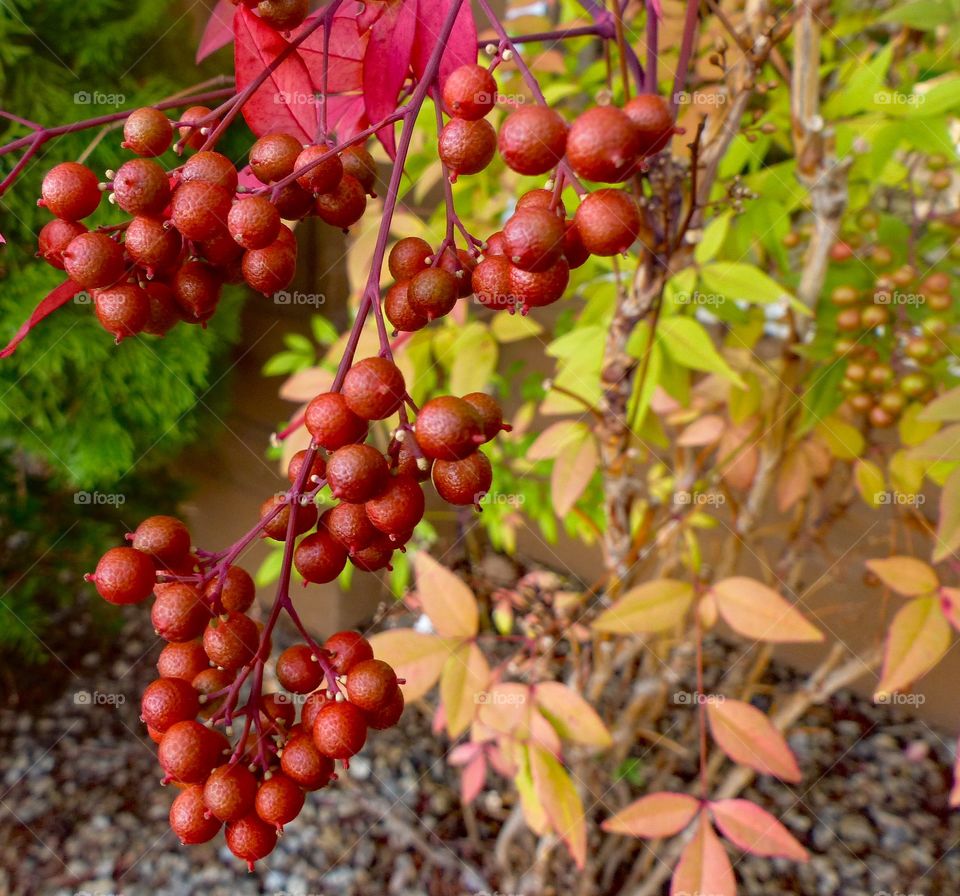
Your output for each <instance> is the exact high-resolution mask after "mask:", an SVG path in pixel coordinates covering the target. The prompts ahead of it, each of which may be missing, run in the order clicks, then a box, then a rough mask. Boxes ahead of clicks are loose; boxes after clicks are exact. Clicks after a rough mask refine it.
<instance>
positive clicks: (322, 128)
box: [317, 0, 343, 140]
mask: <svg viewBox="0 0 960 896" xmlns="http://www.w3.org/2000/svg"><path fill="white" fill-rule="evenodd" d="M342 4H343V0H331V3H330V5H329V6H328V7H327V8H326V9H325V10H324V13H323V18H324V20H325V26H324V29H323V68H322V69H321V72H320V99H321V103H320V124H319V126H318V128H317V130H318V131H319V137H320V138H321V139H323V140H326V139H327V94H328V93H329V91H328V89H327V88H328V86H329V83H330V32H331V31H332V30H333V17H334V15H336V12H337V10H338V9H339V8H340V7H341V5H342Z"/></svg>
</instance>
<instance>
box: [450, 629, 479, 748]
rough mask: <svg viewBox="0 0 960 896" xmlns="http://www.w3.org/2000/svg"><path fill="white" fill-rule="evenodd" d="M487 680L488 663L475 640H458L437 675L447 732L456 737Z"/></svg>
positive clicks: (464, 727)
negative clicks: (439, 674)
mask: <svg viewBox="0 0 960 896" xmlns="http://www.w3.org/2000/svg"><path fill="white" fill-rule="evenodd" d="M489 682H490V666H489V665H488V664H487V660H486V657H485V656H484V655H483V653H482V652H481V650H480V648H479V647H477V645H476V644H467V643H464V644H461V645H460V646H459V647H458V648H457V649H456V650H455V651H454V652H453V653H452V654H451V655H450V656H449V657H448V658H447V662H446V663H445V664H444V667H443V674H442V675H441V677H440V699H441V700H442V701H443V706H444V709H445V712H446V722H447V733H448V734H449V735H450V737H459V736H460V735H461V734H463V732H464V731H466V730H467V728H468V727H469V726H470V723H471V722H472V721H473V718H474V716H475V715H476V714H477V710H478V709H479V706H480V702H479V699H478V697H479V695H480V694H481V693H483V689H484V688H485V687H486V686H487V684H488V683H489Z"/></svg>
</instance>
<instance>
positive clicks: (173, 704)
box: [140, 678, 200, 732]
mask: <svg viewBox="0 0 960 896" xmlns="http://www.w3.org/2000/svg"><path fill="white" fill-rule="evenodd" d="M199 711H200V703H199V700H198V695H197V692H196V691H195V690H194V689H193V686H192V685H191V684H190V682H189V681H184V680H183V679H182V678H158V679H157V680H156V681H151V682H150V684H148V685H147V687H146V689H145V690H144V692H143V697H142V698H141V700H140V718H141V719H143V721H144V722H146V723H147V724H148V725H149V726H150V727H151V728H153V730H154V731H161V732H162V731H166V730H167V729H168V728H170V727H171V726H172V725H175V724H176V723H177V722H184V721H186V720H187V719H192V718H195V717H196V715H197V713H198V712H199Z"/></svg>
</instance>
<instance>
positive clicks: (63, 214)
mask: <svg viewBox="0 0 960 896" xmlns="http://www.w3.org/2000/svg"><path fill="white" fill-rule="evenodd" d="M40 195H41V196H42V197H43V199H42V200H41V204H42V205H44V206H46V207H47V208H48V209H49V210H50V212H51V213H52V214H54V215H55V216H56V217H58V218H66V219H67V220H68V221H77V220H79V219H80V218H85V217H87V215H90V214H93V212H95V211H96V209H97V206H98V205H99V204H100V186H99V182H98V181H97V176H96V175H95V174H94V173H93V172H92V171H91V170H90V169H89V168H88V167H87V166H86V165H81V164H80V163H79V162H61V163H60V164H59V165H54V166H53V168H51V169H50V170H49V171H48V172H47V173H46V174H45V175H44V177H43V183H42V184H41V185H40Z"/></svg>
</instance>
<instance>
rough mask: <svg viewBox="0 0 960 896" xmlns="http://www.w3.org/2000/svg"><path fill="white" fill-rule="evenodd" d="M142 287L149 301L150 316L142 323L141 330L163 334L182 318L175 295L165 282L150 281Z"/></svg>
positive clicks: (153, 333)
mask: <svg viewBox="0 0 960 896" xmlns="http://www.w3.org/2000/svg"><path fill="white" fill-rule="evenodd" d="M144 289H145V290H146V293H147V301H148V302H149V303H150V316H149V317H148V318H147V322H146V324H144V327H143V332H144V333H148V334H149V335H151V336H165V335H166V334H167V333H168V332H169V331H170V329H171V328H172V327H173V326H174V325H175V324H177V323H179V322H180V321H181V320H182V318H181V317H180V307H179V306H178V305H177V297H176V296H175V295H174V293H173V290H172V289H171V288H170V287H169V286H167V284H166V283H161V282H159V281H158V280H152V281H150V282H149V283H148V284H147V285H146V286H145V287H144Z"/></svg>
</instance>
